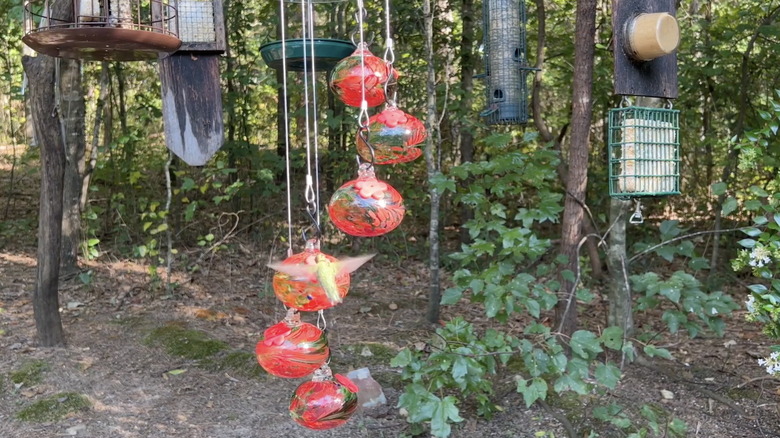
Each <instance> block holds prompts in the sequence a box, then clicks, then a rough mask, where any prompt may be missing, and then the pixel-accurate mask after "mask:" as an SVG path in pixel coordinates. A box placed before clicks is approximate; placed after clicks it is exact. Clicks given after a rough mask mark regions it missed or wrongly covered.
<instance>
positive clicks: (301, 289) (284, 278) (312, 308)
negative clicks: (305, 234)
mask: <svg viewBox="0 0 780 438" xmlns="http://www.w3.org/2000/svg"><path fill="white" fill-rule="evenodd" d="M317 254H324V255H325V257H326V258H327V259H328V260H330V261H331V262H336V261H338V259H337V258H335V257H333V256H331V255H328V254H325V253H323V252H321V251H320V250H319V244H318V243H317V241H316V240H314V239H312V240H309V241H308V242H306V248H305V249H304V250H303V252H299V253H297V254H293V255H291V256H290V257H288V258H287V259H285V260H284V261H283V262H282V263H283V264H290V265H296V264H300V263H305V264H309V265H312V266H314V265H315V264H316V263H317V262H316V261H315V259H316V257H317ZM349 282H350V281H349V274H347V273H344V274H340V275H337V276H336V286H338V289H337V290H338V294H339V296H340V297H341V299H342V300H343V299H344V297H346V296H347V292H348V291H349ZM273 288H274V293H275V294H276V298H278V299H279V300H280V301H281V302H282V303H284V305H285V306H287V307H292V308H293V309H298V310H301V311H304V312H316V311H318V310H323V309H329V308H331V307H333V306H335V305H336V304H337V303H334V302H331V300H329V299H328V295H327V294H326V293H325V290H324V289H323V288H322V286H321V285H320V283H319V281H317V277H316V275H315V274H314V273H312V274H311V276H310V277H308V278H305V279H296V278H292V277H291V276H290V275H288V274H286V273H284V272H277V273H276V274H274V279H273Z"/></svg>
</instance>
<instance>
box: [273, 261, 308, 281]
mask: <svg viewBox="0 0 780 438" xmlns="http://www.w3.org/2000/svg"><path fill="white" fill-rule="evenodd" d="M266 266H268V267H269V268H271V269H273V270H274V271H278V272H281V273H283V274H287V275H289V276H290V278H292V279H293V280H296V281H304V280H305V281H311V280H312V279H313V278H315V277H316V274H317V266H316V265H307V264H306V263H295V264H289V263H282V262H274V263H268V264H267V265H266Z"/></svg>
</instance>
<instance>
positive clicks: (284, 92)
mask: <svg viewBox="0 0 780 438" xmlns="http://www.w3.org/2000/svg"><path fill="white" fill-rule="evenodd" d="M279 19H280V22H279V28H280V29H281V33H282V35H281V36H282V99H283V100H284V103H283V106H284V117H283V118H284V166H285V175H286V178H287V180H286V182H287V256H288V257H289V256H291V255H292V254H293V247H292V235H293V232H292V227H293V225H292V186H291V184H290V173H291V172H290V168H291V166H290V108H289V102H288V98H287V37H286V35H285V33H286V31H285V29H286V27H287V20H286V17H285V12H284V0H279ZM277 141H278V140H277Z"/></svg>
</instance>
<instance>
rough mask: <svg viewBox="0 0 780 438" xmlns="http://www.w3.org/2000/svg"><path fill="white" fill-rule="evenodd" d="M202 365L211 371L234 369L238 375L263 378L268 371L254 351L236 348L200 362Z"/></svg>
mask: <svg viewBox="0 0 780 438" xmlns="http://www.w3.org/2000/svg"><path fill="white" fill-rule="evenodd" d="M200 366H201V367H203V368H205V369H207V370H210V371H232V372H233V373H235V374H237V375H241V376H244V377H249V378H262V377H265V376H267V373H266V372H265V371H264V370H263V368H261V367H260V365H259V364H258V363H257V358H256V357H255V355H254V353H250V352H248V351H239V350H234V351H230V352H226V353H220V354H217V355H214V356H212V357H210V358H208V359H206V360H204V361H202V362H201V363H200Z"/></svg>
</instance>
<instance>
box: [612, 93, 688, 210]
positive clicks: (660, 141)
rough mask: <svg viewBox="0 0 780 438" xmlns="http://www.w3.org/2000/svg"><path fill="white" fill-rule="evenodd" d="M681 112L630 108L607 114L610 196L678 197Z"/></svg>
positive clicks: (664, 109)
mask: <svg viewBox="0 0 780 438" xmlns="http://www.w3.org/2000/svg"><path fill="white" fill-rule="evenodd" d="M679 131H680V112H679V111H678V110H673V109H666V108H643V107H636V106H629V107H624V108H615V109H612V110H610V111H609V145H608V148H609V194H610V196H612V197H618V198H639V197H646V196H665V195H679V194H680V132H679Z"/></svg>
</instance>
